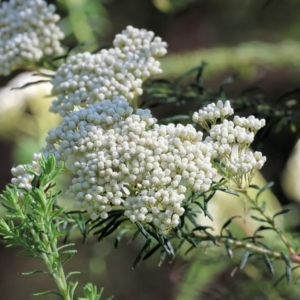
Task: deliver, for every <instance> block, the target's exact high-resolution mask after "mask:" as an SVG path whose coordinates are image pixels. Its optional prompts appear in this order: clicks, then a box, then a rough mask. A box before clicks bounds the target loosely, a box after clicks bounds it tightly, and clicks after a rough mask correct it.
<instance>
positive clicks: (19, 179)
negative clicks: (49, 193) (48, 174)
mask: <svg viewBox="0 0 300 300" xmlns="http://www.w3.org/2000/svg"><path fill="white" fill-rule="evenodd" d="M40 158H41V153H34V154H33V160H32V162H31V164H28V165H26V167H27V168H28V169H31V170H32V171H34V172H36V173H37V174H39V173H40V172H41V167H40V165H39V159H40ZM26 167H25V166H24V165H18V166H16V167H14V168H12V169H11V173H12V175H13V176H15V177H14V178H13V179H12V180H11V182H12V183H13V184H14V185H16V186H17V187H18V188H19V189H18V196H19V198H20V199H23V198H24V193H23V192H22V189H25V190H28V191H29V190H31V188H32V186H31V182H32V180H33V178H34V175H33V174H31V173H29V172H28V171H27V170H26Z"/></svg>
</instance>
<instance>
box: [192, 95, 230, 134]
mask: <svg viewBox="0 0 300 300" xmlns="http://www.w3.org/2000/svg"><path fill="white" fill-rule="evenodd" d="M232 114H233V109H232V108H231V106H230V102H229V101H228V100H226V101H225V103H223V102H222V101H221V100H219V101H218V102H217V104H215V103H211V104H208V105H207V106H206V107H204V108H203V109H200V110H199V111H198V112H194V114H193V121H194V122H195V123H198V124H200V125H201V126H202V127H203V128H205V129H206V130H209V124H216V121H217V120H218V119H221V120H224V119H225V118H227V117H228V116H231V115H232Z"/></svg>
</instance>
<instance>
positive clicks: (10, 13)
mask: <svg viewBox="0 0 300 300" xmlns="http://www.w3.org/2000/svg"><path fill="white" fill-rule="evenodd" d="M54 12H55V6H54V5H52V4H50V5H48V4H47V2H45V1H44V0H10V1H9V2H2V3H1V7H0V36H1V39H0V66H1V68H0V75H5V76H7V75H9V74H10V73H11V72H12V71H14V70H16V69H20V68H27V67H28V66H31V65H32V64H35V63H36V62H38V61H40V60H41V59H42V58H43V57H47V56H48V57H51V56H53V55H57V54H61V53H62V51H63V49H62V47H61V45H60V40H61V39H63V37H64V34H63V33H62V31H61V30H60V29H59V27H58V26H57V25H56V23H57V22H58V21H59V19H60V17H59V15H57V14H55V13H54Z"/></svg>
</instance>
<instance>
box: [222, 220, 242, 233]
mask: <svg viewBox="0 0 300 300" xmlns="http://www.w3.org/2000/svg"><path fill="white" fill-rule="evenodd" d="M236 218H241V216H233V217H231V218H230V219H229V220H228V221H226V222H225V224H224V225H223V226H222V228H221V233H220V235H222V232H223V230H224V229H225V228H226V227H227V226H228V225H229V224H230V223H231V221H232V220H234V219H236Z"/></svg>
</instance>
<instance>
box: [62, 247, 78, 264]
mask: <svg viewBox="0 0 300 300" xmlns="http://www.w3.org/2000/svg"><path fill="white" fill-rule="evenodd" d="M76 253H77V250H66V251H63V252H62V253H61V255H63V254H66V255H67V257H66V258H65V259H64V260H62V262H61V264H62V265H64V264H65V263H66V262H68V261H69V260H70V259H71V258H72V257H73V256H74V254H76Z"/></svg>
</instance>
